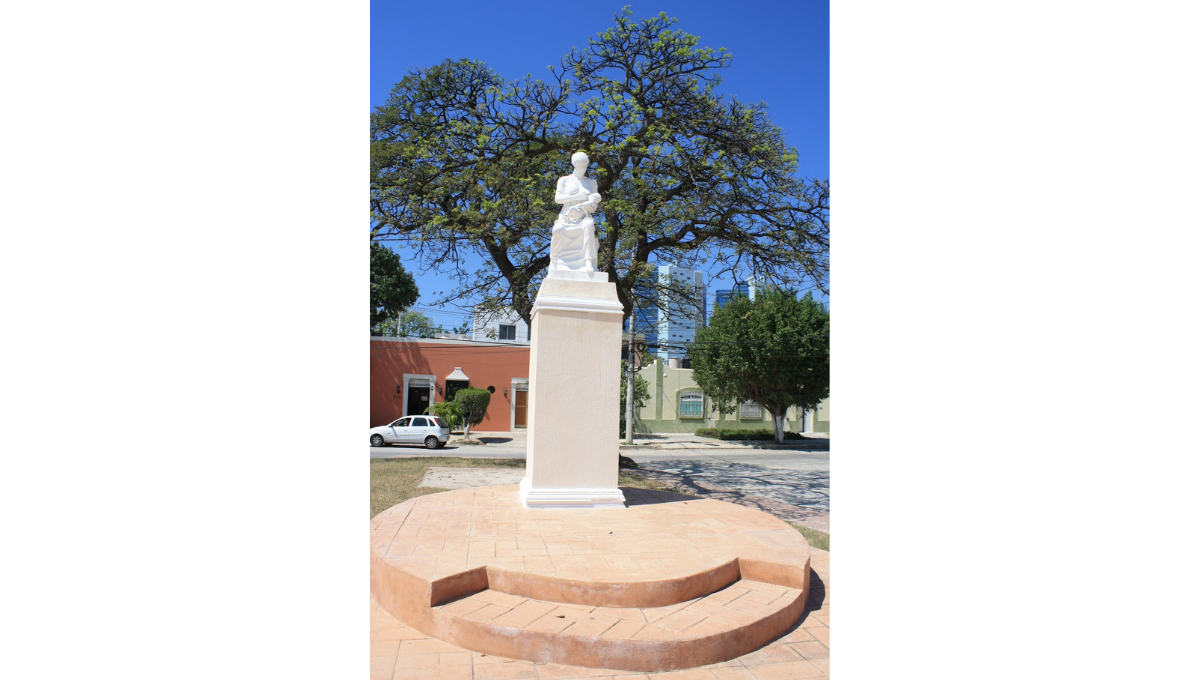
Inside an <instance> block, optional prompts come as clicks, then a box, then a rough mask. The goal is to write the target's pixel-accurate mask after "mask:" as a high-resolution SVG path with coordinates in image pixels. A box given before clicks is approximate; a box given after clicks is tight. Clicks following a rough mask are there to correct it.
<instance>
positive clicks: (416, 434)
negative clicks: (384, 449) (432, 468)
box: [371, 416, 450, 449]
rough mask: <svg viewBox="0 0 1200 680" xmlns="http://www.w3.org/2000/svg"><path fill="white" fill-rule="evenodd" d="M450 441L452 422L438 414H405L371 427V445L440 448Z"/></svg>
mask: <svg viewBox="0 0 1200 680" xmlns="http://www.w3.org/2000/svg"><path fill="white" fill-rule="evenodd" d="M448 441H450V423H447V422H446V421H445V420H444V419H443V418H441V417H438V416H405V417H403V418H398V419H397V420H395V421H394V422H392V423H389V424H387V425H380V426H379V427H372V428H371V446H386V445H388V444H417V445H422V444H423V445H424V446H425V448H427V449H440V448H441V447H443V446H445V445H446V442H448Z"/></svg>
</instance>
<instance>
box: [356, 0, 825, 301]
mask: <svg viewBox="0 0 1200 680" xmlns="http://www.w3.org/2000/svg"><path fill="white" fill-rule="evenodd" d="M675 24H676V21H675V20H674V19H671V18H669V17H667V16H666V15H665V14H659V15H658V16H654V17H650V18H647V19H644V20H642V21H636V20H633V19H632V18H631V12H630V10H629V9H628V8H627V9H625V10H623V11H622V12H621V13H619V14H617V15H615V16H614V25H613V26H611V27H609V28H608V29H606V30H605V31H603V32H602V33H601V34H599V35H598V36H597V37H593V38H592V39H590V40H589V41H588V44H587V45H586V47H584V48H582V49H575V48H573V49H572V50H571V51H570V53H569V54H567V55H566V56H565V57H563V59H562V61H561V62H560V64H559V65H557V66H553V67H551V69H550V77H549V79H548V80H546V81H542V80H536V79H533V78H531V77H528V76H526V77H525V78H519V79H517V80H513V81H507V80H505V79H504V78H503V77H502V76H500V75H499V74H497V73H495V72H493V71H492V70H491V69H489V68H488V67H487V65H486V64H484V63H482V62H480V61H472V60H467V59H463V60H459V61H452V60H447V61H444V62H442V63H440V64H437V65H434V66H430V67H428V68H423V69H414V70H413V71H411V72H410V75H408V76H407V77H405V78H404V79H403V80H401V81H400V82H399V83H398V84H397V85H396V87H395V88H394V89H393V90H392V93H391V95H390V97H389V99H388V101H387V102H386V103H385V104H384V105H382V106H380V107H378V108H376V109H375V111H374V112H373V113H372V116H371V220H372V235H373V236H375V237H380V238H388V239H391V240H395V241H397V242H399V243H403V244H405V245H406V246H408V247H410V248H411V249H412V250H413V251H414V252H415V253H416V255H417V257H418V258H420V259H421V262H422V266H424V267H426V268H428V269H429V270H431V271H435V272H446V273H448V274H449V275H451V276H453V277H454V279H455V281H456V284H457V287H456V289H455V290H453V291H450V292H448V293H447V294H446V297H445V298H444V300H439V302H443V301H449V300H453V299H465V298H472V299H474V300H478V301H479V308H480V309H487V308H489V307H493V308H499V307H500V306H511V307H512V308H514V309H515V310H516V312H517V313H518V314H519V315H520V316H521V317H522V318H523V319H524V320H525V321H526V322H527V323H528V322H529V320H530V310H531V308H532V303H533V298H534V295H535V293H536V290H537V287H538V284H539V283H540V281H541V279H542V278H543V277H544V275H545V272H546V268H547V266H548V264H549V255H548V251H549V243H550V238H551V225H552V223H553V221H554V219H555V216H556V214H557V211H558V206H557V205H556V204H554V202H553V200H552V197H553V193H554V186H555V180H556V178H557V177H559V176H561V175H565V174H567V173H568V172H569V171H570V168H571V165H570V155H571V154H572V153H573V152H574V151H576V150H580V149H582V150H584V151H585V152H586V153H587V154H588V156H589V157H590V159H591V162H592V164H593V167H592V173H591V174H592V175H593V176H594V177H595V179H596V181H597V183H598V189H599V192H600V194H601V195H603V197H604V202H603V203H602V204H601V206H600V209H599V210H598V211H597V212H596V214H595V219H596V228H597V232H596V233H597V238H598V240H599V247H600V255H599V259H600V262H599V263H598V265H599V268H600V269H602V270H604V271H607V272H608V273H609V278H610V280H613V281H615V282H616V283H617V293H618V297H619V299H620V301H621V303H622V304H623V305H624V307H625V312H626V314H627V315H628V314H629V312H630V310H631V309H632V307H633V303H634V300H635V298H645V301H646V302H647V303H651V302H655V300H653V299H652V298H654V297H655V296H657V295H659V294H660V293H662V292H664V291H663V290H661V288H663V286H664V285H670V282H667V284H664V282H662V281H659V280H658V278H657V276H656V274H655V272H654V267H653V266H652V265H651V264H650V263H651V261H654V262H656V263H672V264H676V265H679V266H683V267H688V268H699V267H701V266H702V265H708V268H709V270H710V272H713V271H715V274H714V275H720V273H722V272H725V271H731V270H735V269H738V268H744V267H749V269H750V270H751V271H753V272H755V273H756V274H757V275H759V276H764V277H767V278H770V279H772V280H774V281H776V282H777V283H780V284H781V285H799V283H800V282H801V281H802V280H804V281H807V282H812V283H815V284H816V285H817V286H818V287H820V288H822V289H824V286H825V282H826V281H827V277H828V236H829V225H828V205H829V183H828V180H820V179H812V180H804V179H800V178H799V177H798V176H797V172H798V165H797V158H798V156H797V153H796V151H795V149H793V148H791V147H788V146H787V144H786V140H785V138H784V134H783V131H782V130H780V129H779V128H778V127H776V126H775V125H773V124H772V123H771V121H770V119H769V118H768V116H767V113H766V104H765V103H745V102H741V101H739V100H738V99H737V98H736V97H733V96H729V95H725V94H721V93H720V92H718V90H717V87H718V85H719V84H720V80H721V79H720V77H719V75H718V72H719V71H720V69H723V68H727V67H728V66H729V65H730V62H731V57H730V55H729V54H728V53H727V52H725V51H724V50H723V49H722V50H714V49H712V48H709V47H702V46H700V44H699V38H697V37H696V36H693V35H689V34H687V33H684V32H683V31H681V30H678V29H675V28H673V27H674V25H675ZM476 256H478V257H481V258H482V259H483V260H484V261H485V262H490V263H491V266H487V267H474V266H466V265H467V263H469V262H471V258H472V257H476ZM673 293H674V296H675V297H677V298H679V297H687V296H693V297H694V296H695V293H694V291H691V290H688V289H681V290H678V291H673Z"/></svg>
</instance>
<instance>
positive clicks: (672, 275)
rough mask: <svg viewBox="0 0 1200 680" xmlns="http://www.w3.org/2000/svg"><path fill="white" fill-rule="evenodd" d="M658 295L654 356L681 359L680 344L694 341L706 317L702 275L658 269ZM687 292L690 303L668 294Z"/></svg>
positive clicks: (673, 268) (670, 267) (684, 354)
mask: <svg viewBox="0 0 1200 680" xmlns="http://www.w3.org/2000/svg"><path fill="white" fill-rule="evenodd" d="M658 282H659V286H660V287H661V288H662V289H663V290H665V291H668V292H663V293H660V296H659V299H660V305H659V309H658V348H659V349H658V355H659V356H660V357H665V358H666V359H668V360H670V359H684V358H686V357H687V351H686V350H685V349H684V343H687V342H692V341H694V340H695V339H696V329H697V328H702V327H703V326H704V320H705V319H707V318H708V300H707V295H706V292H705V286H704V273H703V272H698V271H693V270H691V269H683V268H682V267H676V266H674V265H669V264H662V265H659V266H658ZM672 290H674V291H681V290H690V291H691V297H692V298H693V299H692V300H688V299H687V298H685V297H684V296H682V295H679V294H675V295H672V294H671V293H670V292H669V291H672Z"/></svg>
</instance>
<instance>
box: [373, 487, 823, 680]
mask: <svg viewBox="0 0 1200 680" xmlns="http://www.w3.org/2000/svg"><path fill="white" fill-rule="evenodd" d="M623 495H624V497H625V501H626V503H627V504H628V507H627V508H626V509H625V510H623V511H621V512H612V511H611V510H606V509H591V508H578V507H573V508H570V509H564V510H556V509H546V508H529V507H526V506H525V503H524V502H523V501H522V498H521V494H520V492H519V490H518V487H516V486H491V487H477V488H472V489H460V490H456V491H448V492H445V493H440V494H432V495H428V496H420V497H418V498H414V499H411V500H409V501H406V502H404V503H401V504H400V505H397V506H394V507H392V508H389V509H388V510H385V511H384V512H382V513H380V514H379V515H378V516H376V517H375V518H374V519H373V520H372V522H371V594H372V596H373V597H374V599H375V601H376V602H377V603H378V604H379V606H380V607H382V608H383V609H384V610H385V611H387V612H388V613H390V614H391V615H393V616H395V617H396V618H397V619H399V620H400V621H402V622H404V623H406V624H408V625H410V626H412V627H413V628H416V629H417V630H419V631H421V632H423V633H425V634H427V635H430V636H432V637H436V638H439V639H442V640H444V641H446V642H450V643H453V644H455V645H459V646H461V647H463V648H466V649H471V650H475V651H478V652H481V653H485V654H494V655H499V656H505V657H510V658H514V659H525V660H528V661H545V662H555V663H562V664H570V665H575V666H590V667H593V668H607V669H620V670H629V671H662V670H674V669H681V668H691V667H694V666H702V665H706V664H711V663H718V662H721V661H726V660H729V659H732V658H735V657H738V656H741V655H743V654H746V653H748V652H750V651H753V650H755V649H757V648H759V647H761V646H763V645H765V644H767V643H769V642H771V641H772V640H774V639H775V638H777V637H779V636H780V635H782V634H783V633H784V632H785V631H787V630H788V629H789V628H790V627H791V626H793V625H794V624H795V623H796V622H797V621H798V620H799V618H800V616H801V615H802V613H803V611H804V605H805V602H806V600H807V598H808V588H809V581H808V579H809V552H808V544H807V543H806V542H805V541H804V538H803V537H802V536H801V535H800V534H799V533H798V532H797V531H796V530H795V529H793V528H792V527H790V526H788V525H787V524H785V523H784V522H782V521H781V520H778V519H776V518H774V517H772V516H770V515H767V514H765V513H762V512H759V511H757V510H752V509H750V508H745V507H742V506H738V505H733V504H731V503H725V502H722V501H714V500H702V499H697V498H694V497H690V496H683V495H679V494H671V493H666V492H659V491H645V490H641V489H624V490H623Z"/></svg>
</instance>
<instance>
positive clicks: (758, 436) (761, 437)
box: [696, 427, 804, 441]
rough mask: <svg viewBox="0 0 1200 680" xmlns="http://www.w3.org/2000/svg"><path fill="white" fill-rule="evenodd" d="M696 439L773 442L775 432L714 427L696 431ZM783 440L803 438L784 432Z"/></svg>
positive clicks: (793, 433)
mask: <svg viewBox="0 0 1200 680" xmlns="http://www.w3.org/2000/svg"><path fill="white" fill-rule="evenodd" d="M696 436H697V437H710V438H712V439H725V440H729V441H734V440H738V441H773V440H774V439H775V432H774V431H773V430H766V429H760V430H733V429H722V428H716V427H702V428H700V429H699V430H696ZM783 438H784V439H804V437H803V436H801V435H799V434H797V433H795V432H784V433H783Z"/></svg>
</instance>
